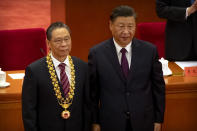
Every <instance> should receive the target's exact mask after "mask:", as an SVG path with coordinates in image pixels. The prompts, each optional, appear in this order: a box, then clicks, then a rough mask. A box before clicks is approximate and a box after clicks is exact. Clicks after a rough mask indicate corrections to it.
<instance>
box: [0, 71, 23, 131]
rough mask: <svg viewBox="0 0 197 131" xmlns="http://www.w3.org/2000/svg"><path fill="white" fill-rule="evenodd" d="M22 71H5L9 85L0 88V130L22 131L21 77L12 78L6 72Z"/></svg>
mask: <svg viewBox="0 0 197 131" xmlns="http://www.w3.org/2000/svg"><path fill="white" fill-rule="evenodd" d="M12 73H24V71H8V72H6V79H7V82H9V83H10V86H9V87H6V88H0V131H23V130H24V129H23V123H22V113H21V91H22V84H23V79H12V78H10V77H9V76H8V74H12Z"/></svg>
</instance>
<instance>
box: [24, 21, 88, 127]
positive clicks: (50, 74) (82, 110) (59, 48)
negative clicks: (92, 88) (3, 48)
mask: <svg viewBox="0 0 197 131" xmlns="http://www.w3.org/2000/svg"><path fill="white" fill-rule="evenodd" d="M47 43H48V46H49V49H50V52H49V54H48V55H47V57H44V58H41V59H39V60H37V61H36V62H34V63H32V64H30V65H29V66H28V67H27V68H26V71H25V78H24V83H23V89H22V115H23V122H24V128H25V131H88V130H89V129H90V128H88V127H89V125H90V123H88V121H89V122H90V119H89V117H90V113H89V108H88V104H89V89H88V88H89V86H88V85H89V82H88V81H89V79H88V74H87V72H88V68H87V67H88V66H87V64H86V63H85V62H83V61H82V60H80V59H78V58H76V57H71V56H70V55H69V52H70V51H71V36H70V31H69V28H68V26H67V25H65V24H63V23H61V22H56V23H53V24H51V25H50V26H49V28H48V29H47Z"/></svg>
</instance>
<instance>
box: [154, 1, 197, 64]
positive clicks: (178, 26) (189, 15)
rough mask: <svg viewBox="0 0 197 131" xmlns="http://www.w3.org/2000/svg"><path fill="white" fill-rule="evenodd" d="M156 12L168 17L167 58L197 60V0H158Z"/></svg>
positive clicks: (162, 16)
mask: <svg viewBox="0 0 197 131" xmlns="http://www.w3.org/2000/svg"><path fill="white" fill-rule="evenodd" d="M156 13H157V15H158V16H159V17H160V18H165V19H167V24H166V40H165V56H166V59H168V60H170V61H185V60H197V0H156Z"/></svg>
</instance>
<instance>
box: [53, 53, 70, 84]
mask: <svg viewBox="0 0 197 131" xmlns="http://www.w3.org/2000/svg"><path fill="white" fill-rule="evenodd" d="M51 58H52V61H53V64H54V67H55V71H56V73H57V77H58V78H59V80H60V68H59V67H58V66H59V64H60V63H65V64H66V66H65V72H66V75H67V77H68V80H69V83H70V82H71V81H70V77H71V74H70V71H71V69H70V63H69V60H68V57H66V59H65V60H64V62H60V61H58V60H57V59H56V58H55V57H54V56H53V55H52V53H51Z"/></svg>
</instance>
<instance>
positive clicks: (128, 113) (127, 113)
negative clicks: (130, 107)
mask: <svg viewBox="0 0 197 131" xmlns="http://www.w3.org/2000/svg"><path fill="white" fill-rule="evenodd" d="M130 114H131V113H130V112H129V111H126V112H125V115H126V118H127V119H129V118H130Z"/></svg>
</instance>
